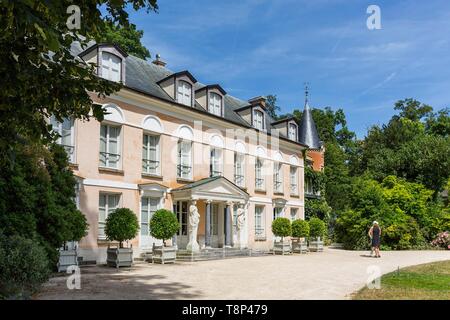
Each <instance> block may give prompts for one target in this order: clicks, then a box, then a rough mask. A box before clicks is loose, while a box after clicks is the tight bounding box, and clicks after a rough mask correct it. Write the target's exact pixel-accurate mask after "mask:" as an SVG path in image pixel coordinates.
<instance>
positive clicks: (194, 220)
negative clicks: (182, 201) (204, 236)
mask: <svg viewBox="0 0 450 320" xmlns="http://www.w3.org/2000/svg"><path fill="white" fill-rule="evenodd" d="M195 204H196V202H195V201H194V202H192V204H191V205H190V206H189V243H188V245H187V247H186V249H187V250H189V251H199V250H200V247H199V245H198V242H197V230H198V223H199V222H200V214H199V213H198V209H197V206H196V205H195Z"/></svg>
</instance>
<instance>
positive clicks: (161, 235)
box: [150, 209, 180, 246]
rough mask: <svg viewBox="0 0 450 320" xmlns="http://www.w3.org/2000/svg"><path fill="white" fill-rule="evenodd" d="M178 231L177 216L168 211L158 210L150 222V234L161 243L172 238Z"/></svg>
mask: <svg viewBox="0 0 450 320" xmlns="http://www.w3.org/2000/svg"><path fill="white" fill-rule="evenodd" d="M179 229H180V224H179V222H178V219H177V216H176V215H175V214H174V213H173V212H172V211H169V210H166V209H159V210H157V211H156V212H155V214H153V216H152V218H151V220H150V234H151V235H152V236H153V237H155V238H156V239H160V240H162V241H163V243H164V246H165V245H166V240H167V239H170V238H172V237H173V236H174V235H175V234H176V233H177V232H178V230H179Z"/></svg>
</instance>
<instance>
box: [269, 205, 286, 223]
mask: <svg viewBox="0 0 450 320" xmlns="http://www.w3.org/2000/svg"><path fill="white" fill-rule="evenodd" d="M283 215H284V212H283V207H277V206H275V207H273V216H272V219H273V220H275V219H276V218H282V217H283Z"/></svg>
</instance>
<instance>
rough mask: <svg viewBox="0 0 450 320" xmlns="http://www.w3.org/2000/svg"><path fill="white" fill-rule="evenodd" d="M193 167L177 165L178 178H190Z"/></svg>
mask: <svg viewBox="0 0 450 320" xmlns="http://www.w3.org/2000/svg"><path fill="white" fill-rule="evenodd" d="M191 171H192V167H191V166H186V165H182V164H179V165H177V176H178V178H189V177H190V175H191Z"/></svg>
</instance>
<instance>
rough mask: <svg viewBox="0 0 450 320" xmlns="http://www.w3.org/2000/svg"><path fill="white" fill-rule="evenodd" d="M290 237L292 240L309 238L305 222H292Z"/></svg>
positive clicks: (299, 220) (307, 224) (307, 225)
mask: <svg viewBox="0 0 450 320" xmlns="http://www.w3.org/2000/svg"><path fill="white" fill-rule="evenodd" d="M292 236H293V237H294V238H308V237H309V223H308V221H306V220H301V219H298V220H295V221H293V222H292Z"/></svg>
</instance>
